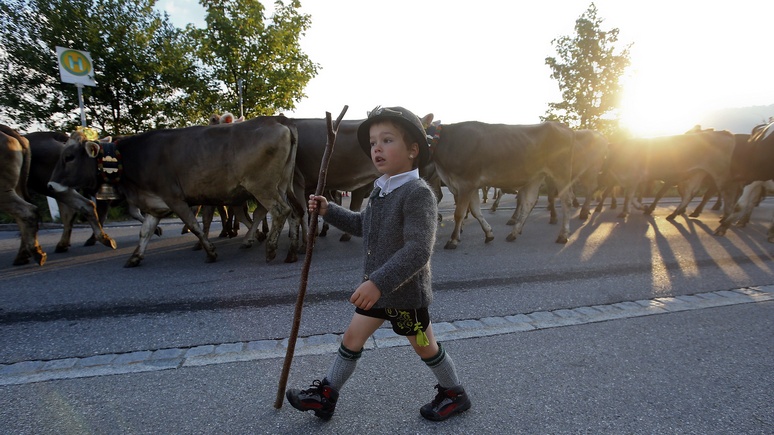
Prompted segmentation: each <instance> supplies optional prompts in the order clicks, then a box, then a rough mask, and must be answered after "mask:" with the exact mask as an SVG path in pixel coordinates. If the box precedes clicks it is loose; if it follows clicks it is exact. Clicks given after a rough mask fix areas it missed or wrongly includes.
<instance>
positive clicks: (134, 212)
mask: <svg viewBox="0 0 774 435" xmlns="http://www.w3.org/2000/svg"><path fill="white" fill-rule="evenodd" d="M127 211H128V212H129V216H131V217H133V218H134V220H136V221H138V222H140V223H145V216H143V215H142V212H141V211H140V209H139V208H137V206H136V205H133V204H131V203H130V204H129V205H128V206H127ZM163 233H164V231H163V230H162V229H161V227H159V226H156V229H155V230H154V231H153V234H155V235H157V236H159V237H161V235H162V234H163Z"/></svg>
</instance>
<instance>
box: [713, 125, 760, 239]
mask: <svg viewBox="0 0 774 435" xmlns="http://www.w3.org/2000/svg"><path fill="white" fill-rule="evenodd" d="M731 177H732V178H733V179H734V180H735V181H738V182H740V183H742V184H748V183H751V182H753V181H768V180H772V179H774V122H771V123H769V124H764V125H759V126H756V127H755V128H754V129H753V131H752V134H751V136H750V138H749V140H748V141H747V142H738V143H737V144H736V148H735V149H734V152H733V155H732V157H731ZM741 213H742V212H741V211H737V212H735V213H725V214H724V216H723V220H722V221H720V226H719V227H718V228H717V229H716V230H715V234H716V235H718V236H723V235H725V234H726V230H728V227H729V226H730V225H731V224H732V223H733V222H734V221H736V220H737V219H738V218H739V217H740V214H741ZM767 239H768V241H769V242H771V243H774V220H773V221H772V223H771V226H770V227H769V231H768V235H767Z"/></svg>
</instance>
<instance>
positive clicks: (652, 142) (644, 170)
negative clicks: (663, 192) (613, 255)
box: [603, 131, 737, 220]
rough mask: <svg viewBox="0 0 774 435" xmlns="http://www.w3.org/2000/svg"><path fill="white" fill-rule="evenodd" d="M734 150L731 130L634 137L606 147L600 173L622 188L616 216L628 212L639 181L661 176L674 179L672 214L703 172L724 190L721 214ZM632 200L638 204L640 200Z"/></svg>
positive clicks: (729, 199)
mask: <svg viewBox="0 0 774 435" xmlns="http://www.w3.org/2000/svg"><path fill="white" fill-rule="evenodd" d="M733 150H734V135H732V134H731V133H729V132H727V131H701V132H696V133H690V134H680V135H675V136H662V137H655V138H635V139H630V140H628V141H625V142H622V143H621V144H619V145H617V146H615V147H613V148H611V152H610V155H609V156H608V160H607V162H606V167H605V169H604V172H605V174H604V175H603V176H604V177H605V178H607V179H612V180H615V182H616V183H617V184H618V185H620V186H622V187H623V188H624V195H625V198H624V204H623V211H622V212H621V213H620V214H619V215H618V216H619V217H622V218H623V217H626V216H628V215H629V205H630V203H632V198H633V196H634V193H635V191H636V190H637V187H638V186H640V185H641V184H642V183H644V182H647V181H651V180H661V181H663V182H664V183H667V184H672V185H674V184H677V185H678V190H679V191H680V196H681V202H680V205H679V206H678V207H677V208H676V209H675V210H674V211H673V212H672V213H671V214H670V215H669V216H667V219H669V220H673V219H675V218H676V217H677V216H678V215H681V214H683V213H685V211H686V208H687V206H688V203H689V202H690V201H691V200H692V199H693V197H694V196H696V194H697V193H698V191H699V190H700V188H701V186H702V182H703V181H704V179H705V177H709V178H710V179H711V180H712V181H713V183H714V184H715V185H716V186H718V188H719V189H720V191H721V195H722V196H723V210H724V214H728V213H730V212H731V209H732V208H733V204H734V198H735V196H736V191H737V188H736V184H735V183H732V182H731V177H730V162H731V154H732V153H733ZM634 206H635V207H636V208H642V205H641V204H639V203H635V204H634Z"/></svg>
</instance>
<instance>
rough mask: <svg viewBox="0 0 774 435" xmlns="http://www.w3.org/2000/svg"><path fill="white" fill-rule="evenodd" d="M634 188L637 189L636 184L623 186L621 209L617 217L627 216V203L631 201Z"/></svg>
mask: <svg viewBox="0 0 774 435" xmlns="http://www.w3.org/2000/svg"><path fill="white" fill-rule="evenodd" d="M635 190H637V185H636V184H635V185H634V186H627V187H624V201H623V209H622V210H621V213H619V214H618V217H619V218H626V217H628V216H629V203H631V202H632V199H633V197H634V191H635Z"/></svg>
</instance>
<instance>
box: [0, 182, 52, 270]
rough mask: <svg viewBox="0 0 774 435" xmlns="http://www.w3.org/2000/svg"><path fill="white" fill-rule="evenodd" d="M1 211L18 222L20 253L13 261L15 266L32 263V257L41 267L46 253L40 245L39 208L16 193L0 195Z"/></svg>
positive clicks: (10, 192)
mask: <svg viewBox="0 0 774 435" xmlns="http://www.w3.org/2000/svg"><path fill="white" fill-rule="evenodd" d="M0 210H2V211H4V212H6V213H8V214H10V215H11V216H13V217H14V219H15V220H16V224H17V225H18V226H19V233H20V235H21V243H20V244H19V251H18V253H17V254H16V258H15V259H14V261H13V265H14V266H21V265H24V264H27V263H29V262H30V257H33V258H34V259H35V262H36V263H38V264H39V265H41V266H42V265H43V264H44V263H45V262H46V253H45V252H43V249H42V248H41V247H40V244H39V243H38V237H37V234H38V214H37V207H35V206H34V205H32V204H30V203H28V202H27V201H25V200H24V199H22V198H21V197H20V196H19V195H17V194H16V192H14V191H6V192H2V193H0Z"/></svg>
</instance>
